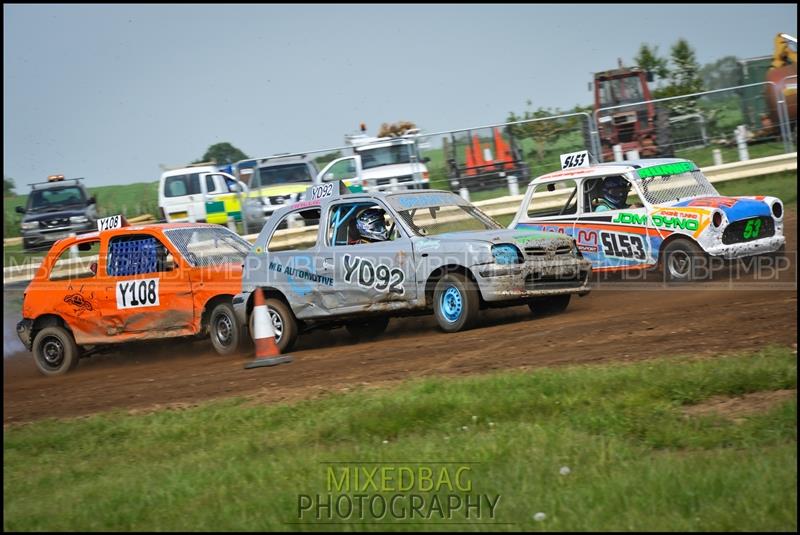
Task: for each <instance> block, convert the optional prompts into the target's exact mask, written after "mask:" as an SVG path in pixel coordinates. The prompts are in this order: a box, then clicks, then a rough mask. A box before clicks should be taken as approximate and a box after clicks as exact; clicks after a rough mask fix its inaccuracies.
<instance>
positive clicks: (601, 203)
mask: <svg viewBox="0 0 800 535" xmlns="http://www.w3.org/2000/svg"><path fill="white" fill-rule="evenodd" d="M630 189H631V185H630V184H629V183H628V181H627V180H625V179H624V178H622V177H620V176H610V177H608V178H606V179H605V180H603V188H602V194H601V196H600V197H599V198H597V199H595V202H596V204H595V207H594V211H595V212H606V211H608V210H620V209H622V208H631V207H632V206H631V205H628V204H626V201H627V200H628V192H629V191H630ZM634 207H635V206H634Z"/></svg>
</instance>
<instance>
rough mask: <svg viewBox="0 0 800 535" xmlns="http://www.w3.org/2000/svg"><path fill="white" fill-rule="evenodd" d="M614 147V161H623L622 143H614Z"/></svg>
mask: <svg viewBox="0 0 800 535" xmlns="http://www.w3.org/2000/svg"><path fill="white" fill-rule="evenodd" d="M612 149H614V161H615V162H621V161H622V160H623V158H622V145H614V146H613V147H612Z"/></svg>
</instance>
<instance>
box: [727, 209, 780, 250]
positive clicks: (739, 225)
mask: <svg viewBox="0 0 800 535" xmlns="http://www.w3.org/2000/svg"><path fill="white" fill-rule="evenodd" d="M756 221H759V222H760V224H756V223H755V222H756ZM748 224H749V225H750V229H749V231H748V228H747V225H748ZM756 229H757V232H756ZM746 232H748V233H749V234H755V235H750V236H749V237H745V233H746ZM774 235H775V222H774V221H773V220H772V218H771V217H768V216H761V217H751V218H749V219H742V220H741V221H734V222H733V223H731V224H730V225H728V228H726V229H725V232H723V233H722V243H724V244H725V245H730V244H732V243H742V242H748V241H752V240H757V239H759V238H768V237H770V236H774Z"/></svg>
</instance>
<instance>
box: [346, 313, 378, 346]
mask: <svg viewBox="0 0 800 535" xmlns="http://www.w3.org/2000/svg"><path fill="white" fill-rule="evenodd" d="M388 326H389V317H388V316H384V317H380V318H371V319H368V320H359V321H351V322H348V323H347V325H345V329H347V332H349V333H350V336H352V337H353V338H355V339H356V340H369V339H371V338H376V337H378V336H380V335H381V334H383V332H384V331H385V330H386V327H388Z"/></svg>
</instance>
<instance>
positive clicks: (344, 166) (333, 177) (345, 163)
mask: <svg viewBox="0 0 800 535" xmlns="http://www.w3.org/2000/svg"><path fill="white" fill-rule="evenodd" d="M355 176H356V162H355V160H354V159H352V158H349V159H347V160H342V161H341V162H336V163H335V164H333V165H332V166H331V168H330V169H328V171H327V172H326V173H325V176H324V177H322V180H323V181H325V182H333V181H337V180H349V179H351V178H355Z"/></svg>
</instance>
